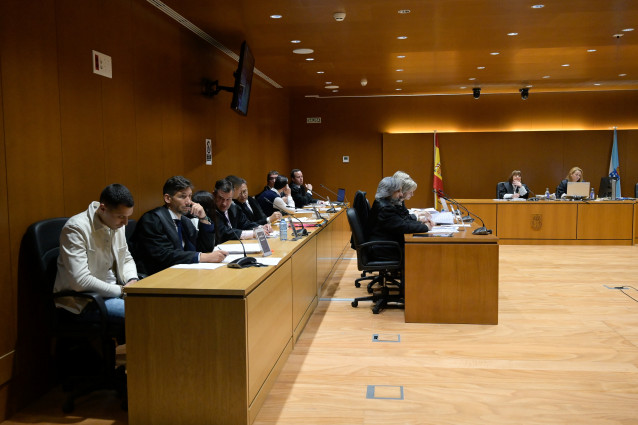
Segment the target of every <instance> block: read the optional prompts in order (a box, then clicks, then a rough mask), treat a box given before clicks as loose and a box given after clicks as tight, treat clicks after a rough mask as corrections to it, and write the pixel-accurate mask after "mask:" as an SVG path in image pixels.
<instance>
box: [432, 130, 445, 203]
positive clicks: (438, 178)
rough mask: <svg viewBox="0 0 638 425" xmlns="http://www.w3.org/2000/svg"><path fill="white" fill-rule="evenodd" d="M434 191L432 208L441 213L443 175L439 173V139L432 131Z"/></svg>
mask: <svg viewBox="0 0 638 425" xmlns="http://www.w3.org/2000/svg"><path fill="white" fill-rule="evenodd" d="M432 188H433V189H434V208H436V210H437V211H441V200H440V199H439V195H438V194H439V193H441V192H443V174H442V173H441V154H440V153H439V138H438V136H437V134H436V131H434V179H433V183H432Z"/></svg>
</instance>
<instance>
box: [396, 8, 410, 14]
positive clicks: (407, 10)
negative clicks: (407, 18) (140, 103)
mask: <svg viewBox="0 0 638 425" xmlns="http://www.w3.org/2000/svg"><path fill="white" fill-rule="evenodd" d="M397 13H398V14H399V15H407V14H408V13H410V9H399V10H398V11H397Z"/></svg>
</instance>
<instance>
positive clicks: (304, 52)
mask: <svg viewBox="0 0 638 425" xmlns="http://www.w3.org/2000/svg"><path fill="white" fill-rule="evenodd" d="M292 52H293V53H296V54H298V55H309V54H311V53H314V52H315V51H314V50H312V49H295V50H293V51H292Z"/></svg>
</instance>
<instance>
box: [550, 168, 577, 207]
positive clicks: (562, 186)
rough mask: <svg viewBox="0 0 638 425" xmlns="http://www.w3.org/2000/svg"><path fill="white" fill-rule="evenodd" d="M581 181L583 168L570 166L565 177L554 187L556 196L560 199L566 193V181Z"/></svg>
mask: <svg viewBox="0 0 638 425" xmlns="http://www.w3.org/2000/svg"><path fill="white" fill-rule="evenodd" d="M582 181H583V170H581V169H580V167H572V169H571V170H569V173H567V177H566V178H564V179H563V180H561V182H560V183H559V184H558V186H557V187H556V198H557V199H560V198H563V197H565V196H566V195H567V182H582Z"/></svg>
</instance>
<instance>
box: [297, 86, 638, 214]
mask: <svg viewBox="0 0 638 425" xmlns="http://www.w3.org/2000/svg"><path fill="white" fill-rule="evenodd" d="M637 107H638V93H637V92H632V91H626V92H585V93H562V94H558V93H533V96H530V98H529V99H528V100H527V101H522V100H521V99H520V97H519V96H514V95H509V96H507V95H491V96H481V98H480V99H479V100H474V99H472V98H471V96H469V95H468V96H424V97H388V98H358V99H353V98H333V99H328V98H325V99H318V98H304V99H295V100H293V108H292V112H291V122H292V143H293V144H294V145H295V146H296V147H297V148H296V155H295V158H297V159H298V160H297V162H296V166H298V167H299V168H301V169H303V170H304V177H306V176H307V177H306V179H307V180H308V181H310V182H314V181H321V180H323V181H324V183H325V184H326V185H328V186H333V187H334V186H339V185H342V184H343V185H345V187H346V188H347V191H348V193H354V191H355V190H357V189H362V190H366V191H367V192H368V196H369V199H371V198H372V197H373V196H374V195H373V194H374V191H375V190H376V186H377V184H378V182H379V180H380V179H381V177H383V176H384V175H387V174H390V172H391V171H392V170H397V169H405V168H410V169H418V171H414V172H415V173H417V172H418V176H415V178H416V181H417V183H418V184H419V188H420V189H418V190H417V191H416V194H415V197H414V198H413V201H412V202H410V204H411V205H430V204H431V202H432V198H433V197H432V194H431V189H430V188H431V187H432V167H433V165H432V143H433V142H432V139H433V138H432V131H433V130H438V131H439V142H440V145H441V156H442V158H441V160H442V167H443V178H444V187H445V190H446V191H447V192H448V193H449V194H450V195H452V196H455V197H458V198H492V197H494V196H495V187H496V183H497V182H498V181H502V180H505V179H507V177H508V176H509V173H510V172H511V171H512V170H513V169H520V170H522V171H523V173H524V180H525V181H526V183H528V184H529V185H530V187H531V188H532V190H534V191H537V192H538V191H542V192H544V191H545V187H549V188H550V190H552V191H553V190H555V188H556V185H557V184H558V182H559V181H560V180H561V179H562V178H564V176H565V174H566V173H567V171H568V170H569V168H570V167H572V166H574V165H579V166H580V167H582V168H583V169H584V170H585V176H586V178H587V179H589V180H591V181H592V185H593V186H594V187H596V188H597V187H598V184H599V182H600V177H601V176H603V175H604V174H605V173H606V169H607V166H608V163H609V154H610V151H611V141H612V136H613V131H612V128H613V126H618V128H619V131H618V143H619V155H620V162H621V176H622V178H623V185H622V188H623V195H625V196H633V193H634V192H633V186H634V184H635V182H637V181H638V168H636V167H634V166H633V164H634V163H636V160H638V147H637V146H638V145H637V142H638V140H637V138H638V132H636V131H632V129H638V118H637V117H636V116H635V114H633V113H632V112H631V111H632V110H634V109H635V108H637ZM306 117H321V118H322V123H321V124H306V123H305V119H306ZM384 133H388V134H389V135H390V137H397V139H396V141H397V142H396V143H397V144H396V145H393V147H392V149H389V147H386V146H385V145H384V142H383V141H384V140H385V141H387V140H388V134H385V135H384V136H382V137H380V135H383V134H384ZM407 134H413V135H414V134H422V135H423V138H422V139H421V140H422V141H420V142H416V141H415V139H414V137H417V139H418V138H419V137H418V136H407ZM344 135H346V136H344ZM401 137H408V139H405V141H402V140H404V139H401ZM342 154H343V155H346V154H349V155H350V161H351V165H353V167H352V168H350V167H348V166H347V165H344V164H340V163H337V162H336V160H337V158H336V157H337V156H338V157H339V158H340V155H342ZM380 163H381V164H382V166H381V167H379V164H380ZM421 163H422V167H420V166H419V164H421ZM355 164H356V166H354V165H355ZM606 164H607V165H606ZM419 167H420V168H419ZM309 170H311V171H312V173H309ZM408 172H409V171H408ZM411 174H412V173H411ZM320 193H321V192H320ZM423 202H426V203H425V204H424V203H423Z"/></svg>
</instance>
